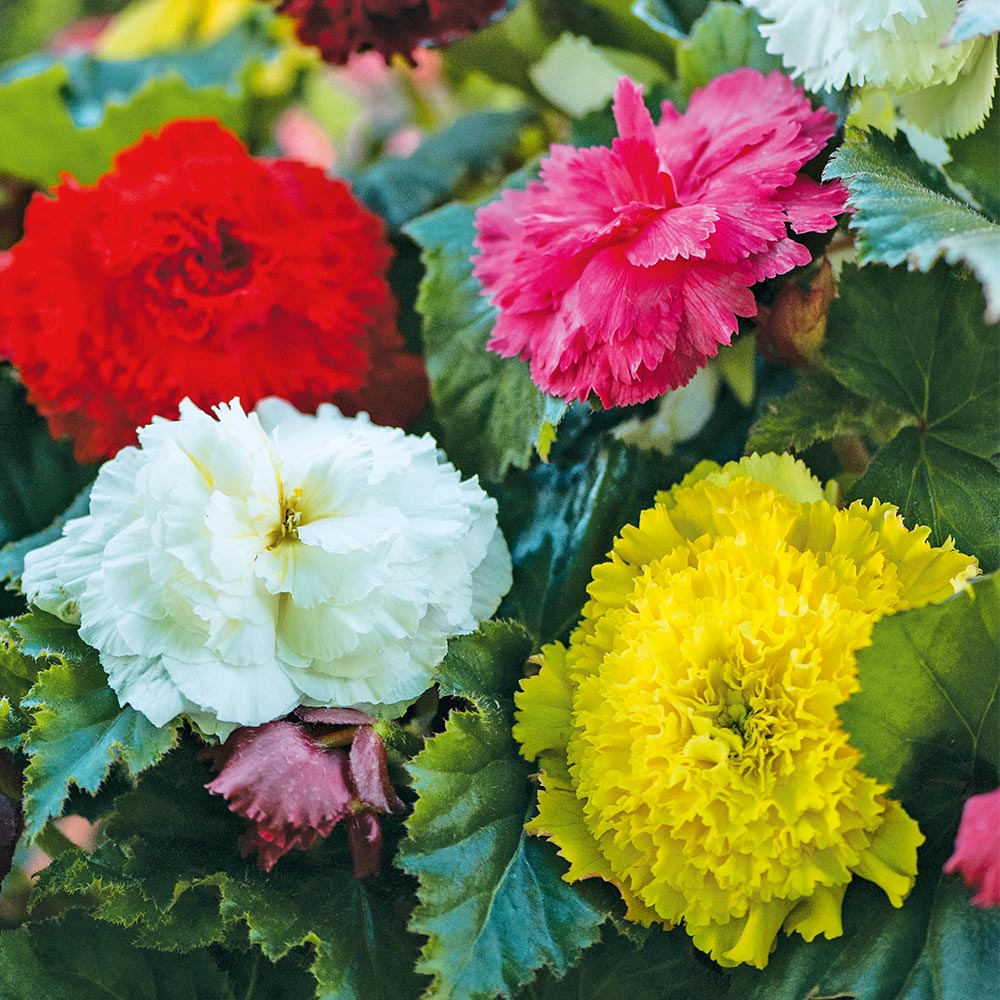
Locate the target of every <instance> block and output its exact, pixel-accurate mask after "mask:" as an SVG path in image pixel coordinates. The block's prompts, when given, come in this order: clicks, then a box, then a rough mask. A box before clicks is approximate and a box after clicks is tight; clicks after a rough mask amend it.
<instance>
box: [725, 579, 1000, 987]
mask: <svg viewBox="0 0 1000 1000" xmlns="http://www.w3.org/2000/svg"><path fill="white" fill-rule="evenodd" d="M858 670H859V680H860V684H861V689H860V690H859V691H858V692H857V693H855V694H854V695H852V696H851V698H850V699H849V700H848V702H847V703H846V704H845V705H842V706H841V708H840V715H841V718H842V719H843V722H844V725H845V727H846V728H847V730H848V731H849V732H850V734H851V741H852V743H854V744H855V746H857V747H858V748H859V749H860V750H861V752H862V755H863V756H862V760H861V769H862V770H863V771H865V772H866V773H868V774H870V775H872V776H873V777H875V778H877V779H878V780H879V781H882V782H885V783H886V784H888V785H891V786H892V791H891V793H890V794H891V795H892V797H893V798H897V799H899V800H901V801H902V803H903V805H904V807H905V808H906V810H907V812H909V813H910V814H911V815H912V816H913V817H914V818H915V819H916V820H917V821H918V822H919V823H920V826H921V829H922V830H923V832H924V834H925V835H926V836H927V838H928V842H927V843H926V844H925V845H924V846H923V847H922V848H921V850H920V853H919V856H918V868H919V871H920V876H919V878H918V879H917V884H916V887H915V888H914V890H913V892H912V893H911V895H910V897H909V898H908V899H907V900H906V902H905V904H904V905H903V907H902V909H899V910H895V909H893V908H892V907H891V906H890V905H889V903H888V902H887V900H886V899H885V897H884V895H883V894H882V893H881V892H880V891H879V890H878V889H876V888H875V887H874V886H872V885H871V884H870V883H865V882H863V881H859V880H855V883H856V884H852V886H851V888H850V889H849V890H848V893H847V896H846V898H845V901H844V921H845V922H844V937H843V938H838V939H836V940H833V941H814V942H812V943H811V944H806V943H805V942H803V941H801V940H800V939H795V938H793V939H789V940H787V941H782V942H780V943H779V945H778V949H777V951H776V952H775V954H774V956H773V957H772V959H771V962H770V963H769V965H768V967H767V969H766V970H765V971H764V973H762V974H761V973H754V972H752V971H742V970H741V971H740V972H739V973H737V974H736V975H735V976H734V978H733V981H732V989H731V996H732V997H733V998H734V1000H737V998H738V1000H802V998H803V997H806V996H821V997H839V996H851V997H854V996H857V997H864V998H865V1000H965V998H967V997H980V996H989V995H991V993H992V992H993V991H994V990H995V984H996V982H997V978H996V976H997V972H998V969H997V956H998V955H1000V921H998V920H997V914H996V911H988V910H986V911H984V910H977V909H976V908H974V907H972V906H970V905H969V893H968V892H967V890H965V889H964V888H963V887H962V885H961V882H960V880H959V879H958V878H957V877H955V876H942V874H941V867H942V865H943V863H944V860H945V858H946V857H947V856H948V854H949V853H950V851H951V844H952V838H953V835H954V830H955V826H956V824H957V821H958V815H959V812H960V810H961V807H962V803H963V801H964V799H965V797H966V796H967V795H968V794H970V793H971V792H972V791H974V790H976V789H980V790H985V789H987V788H992V787H995V785H996V781H997V767H998V765H1000V700H998V698H997V694H998V689H1000V577H997V576H993V577H990V578H988V579H985V580H981V581H979V582H977V583H975V584H974V585H973V590H972V592H971V593H963V594H960V595H958V596H956V597H953V598H952V599H951V600H949V601H946V602H944V603H942V604H936V605H931V606H929V607H925V608H919V609H916V610H912V611H904V612H900V613H898V614H895V615H892V616H890V617H888V618H883V619H882V620H881V621H880V622H878V623H876V625H875V628H874V632H873V635H872V643H871V645H870V646H868V647H867V648H865V649H863V650H861V652H860V653H859V654H858Z"/></svg>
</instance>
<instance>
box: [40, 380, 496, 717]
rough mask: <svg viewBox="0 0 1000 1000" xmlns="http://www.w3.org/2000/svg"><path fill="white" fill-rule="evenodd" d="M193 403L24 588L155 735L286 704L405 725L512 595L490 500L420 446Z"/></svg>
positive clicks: (358, 426) (110, 485) (323, 412)
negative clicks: (444, 664)
mask: <svg viewBox="0 0 1000 1000" xmlns="http://www.w3.org/2000/svg"><path fill="white" fill-rule="evenodd" d="M216 414H217V417H218V419H212V417H211V416H209V415H208V414H206V413H203V412H202V411H201V410H199V409H198V408H197V407H196V406H194V405H193V404H192V403H191V402H190V401H187V400H186V401H184V402H183V403H182V404H181V418H180V420H179V421H176V422H175V421H167V420H155V421H154V422H153V423H152V424H151V425H150V426H148V427H144V428H142V429H141V430H140V432H139V439H140V442H141V444H142V447H141V449H138V448H125V449H123V450H122V451H121V452H119V453H118V455H116V456H115V458H114V459H112V460H111V461H110V462H108V463H106V464H105V465H104V466H103V467H102V468H101V472H100V474H99V476H98V478H97V482H96V484H95V485H94V489H93V493H92V495H91V500H90V513H89V514H88V515H87V516H85V517H82V518H77V519H75V520H72V521H69V522H68V523H67V524H66V526H65V529H64V534H63V537H62V538H60V539H59V540H58V541H56V542H53V543H52V544H50V545H47V546H45V547H43V548H40V549H35V550H34V551H32V552H30V553H29V554H28V556H27V558H26V560H25V567H24V576H23V581H22V583H23V588H24V592H25V594H26V596H27V597H28V599H29V600H31V601H32V602H33V603H35V604H36V605H37V606H39V607H41V608H43V609H45V610H47V611H50V612H51V613H53V614H56V615H58V616H59V617H61V618H63V619H64V620H67V621H79V622H80V636H81V637H82V638H83V640H84V641H85V642H87V643H89V644H90V645H91V646H93V647H94V648H95V649H97V650H98V651H99V653H100V657H101V663H102V664H103V666H104V668H105V670H106V671H107V673H108V679H109V681H110V683H111V686H112V687H113V688H114V689H115V691H116V692H117V694H118V697H119V700H120V701H121V702H122V703H123V704H129V705H132V706H133V707H134V708H136V709H138V710H139V711H140V712H142V713H144V714H145V715H146V716H147V717H148V718H149V719H150V720H151V721H152V722H153V723H154V724H155V725H163V724H165V723H166V722H168V721H169V720H171V719H172V718H174V717H175V716H177V715H178V714H180V713H182V712H184V713H188V714H190V715H191V716H192V717H193V718H194V719H195V720H196V721H197V722H199V724H201V725H202V727H203V728H205V729H216V730H219V731H229V730H232V729H233V728H234V727H235V726H236V725H245V726H255V725H260V724H261V723H264V722H269V721H270V720H272V719H276V718H279V717H280V716H283V715H286V714H287V713H288V712H290V711H291V710H292V709H294V708H295V707H296V706H297V705H300V704H313V705H339V706H343V707H367V706H378V707H377V708H373V711H377V712H378V713H379V714H387V715H393V714H400V713H401V712H402V711H403V708H404V707H405V704H406V703H407V702H409V701H411V700H412V699H414V698H416V697H417V696H418V695H419V694H420V693H421V692H422V691H424V690H425V689H426V688H427V687H429V686H430V684H431V682H432V681H433V677H434V669H435V667H437V665H438V664H439V663H440V661H441V659H442V658H443V657H444V654H445V651H446V648H447V640H448V638H449V636H452V635H458V634H461V633H464V632H470V631H472V630H473V629H475V628H476V626H477V625H478V623H479V621H480V620H481V619H483V618H487V617H489V616H490V615H491V614H492V613H493V612H494V611H495V610H496V607H497V605H498V604H499V602H500V598H501V597H502V595H503V594H504V593H505V592H506V591H507V589H508V587H509V586H510V582H511V565H510V556H509V554H508V552H507V547H506V544H505V543H504V539H503V536H502V535H501V534H500V532H499V529H498V528H497V524H496V503H495V501H493V500H492V499H490V498H489V497H487V496H486V495H485V494H484V493H483V491H482V490H481V489H480V488H479V486H478V484H477V483H476V482H475V481H474V480H467V481H465V482H462V481H461V477H460V475H459V473H458V472H457V471H456V470H455V469H454V468H453V467H452V466H451V465H449V464H447V463H446V462H444V461H443V459H441V458H439V455H438V452H437V446H436V444H435V442H434V440H433V439H432V438H431V437H430V436H429V435H425V436H424V437H421V438H417V437H412V436H409V435H406V434H404V433H403V432H402V431H400V430H396V429H394V428H386V427H378V426H376V425H374V424H372V423H371V422H370V421H369V420H367V419H366V418H365V417H364V416H363V415H362V416H358V417H355V418H353V419H351V418H347V417H343V416H341V414H340V413H339V412H338V411H337V410H336V409H335V408H333V407H331V406H322V407H320V409H319V412H318V414H317V415H316V416H315V417H313V416H306V415H303V414H301V413H299V412H298V411H297V410H295V409H294V408H293V407H292V406H290V405H289V404H287V403H284V402H282V401H280V400H275V399H271V400H265V401H263V402H262V403H261V404H259V405H258V407H257V410H256V411H255V412H254V413H253V414H251V415H249V416H247V414H245V413H244V412H243V410H242V408H241V407H240V405H239V402H238V401H234V402H233V403H231V404H229V405H228V406H227V405H223V406H219V407H217V408H216Z"/></svg>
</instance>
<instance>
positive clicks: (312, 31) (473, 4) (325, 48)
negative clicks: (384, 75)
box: [278, 0, 506, 63]
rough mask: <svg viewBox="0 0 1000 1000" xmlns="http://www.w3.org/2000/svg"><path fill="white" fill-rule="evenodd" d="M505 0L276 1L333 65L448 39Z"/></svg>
mask: <svg viewBox="0 0 1000 1000" xmlns="http://www.w3.org/2000/svg"><path fill="white" fill-rule="evenodd" d="M505 2H506V0H280V2H279V3H278V10H279V11H280V12H281V13H282V14H288V15H289V16H290V17H292V18H294V19H295V27H296V31H297V33H298V36H299V40H300V41H301V42H302V43H303V44H305V45H315V46H316V47H317V48H319V50H320V52H321V53H322V55H323V58H324V59H325V60H326V61H327V62H331V63H345V62H347V58H348V56H350V55H351V54H352V53H354V52H364V51H366V50H367V49H375V50H376V51H378V52H381V53H382V55H383V56H385V57H386V59H388V58H389V56H391V55H394V54H395V53H401V54H403V55H409V54H410V53H411V52H412V51H413V50H414V49H415V48H416V47H417V46H418V45H420V44H423V43H425V42H439V43H440V42H451V41H454V40H455V39H457V38H461V37H462V36H463V35H467V34H469V33H470V32H472V31H475V30H476V29H477V28H481V27H482V26H483V25H484V24H486V22H487V21H488V20H489V19H490V18H491V17H492V16H493V15H494V14H495V13H496V12H497V11H498V10H500V9H501V8H502V7H503V6H504V4H505Z"/></svg>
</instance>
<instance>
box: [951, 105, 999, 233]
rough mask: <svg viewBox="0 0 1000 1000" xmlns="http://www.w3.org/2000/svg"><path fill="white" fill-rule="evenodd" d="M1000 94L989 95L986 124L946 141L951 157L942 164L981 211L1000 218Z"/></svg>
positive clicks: (995, 219)
mask: <svg viewBox="0 0 1000 1000" xmlns="http://www.w3.org/2000/svg"><path fill="white" fill-rule="evenodd" d="M997 149H1000V98H998V97H997V95H996V94H994V95H993V113H992V114H991V115H990V116H989V118H987V119H986V124H985V125H984V126H983V127H982V128H981V129H978V130H977V131H975V132H973V133H972V134H971V135H967V136H966V137H965V138H964V139H955V140H952V141H951V142H949V143H948V150H949V152H950V153H951V159H950V160H949V161H948V162H947V163H946V164H945V167H944V169H945V172H946V173H947V174H948V176H949V177H950V178H951V179H952V180H954V181H957V182H958V183H959V184H961V185H963V187H965V189H966V190H967V191H968V192H969V193H970V194H971V195H972V196H973V198H975V199H976V201H977V202H978V204H979V207H980V208H981V209H982V211H983V212H984V214H986V215H988V216H989V217H990V218H991V219H993V221H994V222H996V221H998V220H1000V157H998V156H997Z"/></svg>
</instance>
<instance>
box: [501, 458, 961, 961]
mask: <svg viewBox="0 0 1000 1000" xmlns="http://www.w3.org/2000/svg"><path fill="white" fill-rule="evenodd" d="M831 495H832V494H831V491H830V490H829V488H828V489H827V490H824V489H823V488H822V486H821V485H820V483H819V481H818V480H817V479H815V478H814V477H813V476H811V475H810V474H809V472H808V470H807V469H806V467H805V466H804V465H803V464H802V463H801V462H798V461H795V460H794V459H793V458H792V457H791V456H788V455H781V456H779V455H764V456H757V455H754V456H752V457H750V458H745V459H743V460H741V461H740V462H731V463H729V464H728V465H726V466H724V467H722V468H720V467H719V466H718V465H717V464H715V463H713V462H703V463H702V464H701V465H699V466H698V467H697V468H696V469H695V470H694V471H693V472H692V473H691V474H690V475H689V476H688V477H687V478H686V479H685V480H684V481H683V482H682V483H680V484H679V485H677V486H675V487H674V488H673V489H672V490H670V491H668V492H666V493H661V494H660V495H659V496H658V497H657V503H656V506H654V507H653V508H652V509H650V510H646V511H644V512H643V514H642V516H641V518H640V520H639V526H638V527H634V526H629V527H626V528H625V529H624V530H623V531H622V533H621V535H620V536H619V537H618V538H617V539H616V540H615V544H614V549H613V551H612V552H611V554H610V560H609V561H608V562H605V563H603V564H601V565H599V566H596V567H595V568H594V571H593V580H592V582H591V584H590V586H589V588H588V593H589V595H590V599H589V601H588V602H587V604H586V605H585V607H584V609H583V617H582V620H581V622H580V624H579V625H578V626H577V628H576V629H575V631H574V632H573V634H572V636H571V637H570V642H569V646H568V648H567V647H565V646H563V645H561V644H558V643H556V644H554V645H550V646H547V647H545V649H544V650H543V651H542V654H541V656H540V657H539V660H540V663H541V670H540V672H539V673H538V674H537V675H536V676H535V677H532V678H530V679H528V680H526V681H525V682H524V683H523V685H522V688H523V690H522V691H520V692H519V693H518V695H517V699H516V700H517V706H518V716H517V723H516V725H515V727H514V735H515V737H516V738H517V740H518V742H519V743H520V744H521V749H522V753H523V754H524V756H525V757H527V758H528V759H534V758H537V759H538V760H539V762H540V765H541V771H542V783H543V789H542V791H541V792H540V795H539V812H538V816H537V817H536V818H535V819H533V820H532V821H531V822H530V823H529V824H528V826H527V829H528V830H529V832H531V833H535V834H541V835H544V836H547V837H549V838H550V839H551V840H553V841H554V842H555V843H556V845H557V846H558V847H559V850H560V853H561V854H562V856H563V857H564V858H566V859H567V860H568V861H569V865H570V867H569V871H568V872H567V873H566V875H565V876H564V877H565V878H566V880H567V881H570V882H574V881H577V880H579V879H584V878H590V877H599V878H602V879H605V880H607V881H608V882H611V883H613V884H614V885H616V886H617V887H618V888H619V889H620V891H621V893H622V896H623V897H624V900H625V902H626V903H627V904H628V917H629V918H630V919H632V920H636V921H639V922H640V923H643V924H650V923H654V922H657V923H661V924H663V925H665V926H667V927H671V926H674V925H675V924H683V925H684V926H685V927H686V929H687V931H688V933H689V934H690V935H691V937H692V938H693V940H694V943H695V945H697V947H699V948H700V949H702V950H703V951H706V952H708V953H709V954H710V955H711V956H712V958H714V959H715V960H716V961H718V962H719V963H720V964H722V965H737V964H740V963H744V962H746V963H749V964H751V965H755V966H757V967H760V968H762V967H763V966H764V965H766V964H767V961H768V956H769V954H770V952H771V949H772V948H773V946H774V943H775V940H776V937H777V934H778V932H779V930H780V929H781V928H782V927H784V929H785V930H786V931H787V932H789V933H790V932H792V931H796V932H798V933H799V934H801V935H802V936H803V937H804V938H805V939H806V940H807V941H810V940H812V939H813V938H814V937H816V935H818V934H823V935H824V936H826V937H836V936H838V935H840V934H841V933H842V929H841V922H840V912H841V902H842V899H843V896H844V891H845V889H846V888H847V885H848V883H849V882H850V881H851V878H852V877H853V876H854V875H860V876H861V877H862V878H866V879H869V880H870V881H872V882H874V883H875V884H877V885H879V886H880V887H881V888H882V889H883V890H884V891H885V893H886V895H887V896H888V897H889V899H890V901H891V902H892V904H893V905H894V906H900V905H901V904H902V901H903V899H904V898H905V896H906V895H907V893H908V892H909V891H910V888H911V887H912V885H913V882H914V879H915V877H916V853H917V847H918V846H919V844H921V843H922V842H923V839H924V838H923V835H922V834H921V833H920V830H919V829H918V827H917V824H916V823H915V822H914V821H913V820H912V819H911V818H910V817H909V816H908V815H907V814H906V813H905V812H904V810H903V809H902V807H901V806H900V805H899V803H897V802H894V801H892V800H891V799H888V798H886V797H885V794H884V793H885V792H886V791H887V790H888V789H887V786H885V785H880V784H879V783H878V782H876V781H875V780H873V779H872V778H869V777H867V776H866V775H865V774H863V773H862V771H861V770H859V768H858V762H859V760H860V754H859V752H858V751H857V750H856V749H855V748H854V747H853V746H852V745H851V744H850V742H849V739H848V734H847V733H846V732H845V731H844V730H843V728H842V726H841V724H840V720H839V717H838V714H837V706H838V705H840V704H842V703H843V702H844V701H846V699H847V698H848V697H849V696H850V695H851V693H852V692H853V691H855V690H857V688H858V681H857V668H856V654H857V651H858V650H859V649H861V648H862V647H864V646H866V645H868V644H869V642H870V637H871V632H872V626H873V624H874V623H875V622H876V621H877V620H878V619H879V618H881V617H883V616H884V615H887V614H892V613H893V612H895V611H900V610H903V609H906V608H912V607H917V606H920V605H924V604H928V603H931V602H933V601H939V600H942V599H944V598H946V597H948V596H950V595H951V594H953V593H955V592H956V591H957V590H960V589H962V588H963V587H964V586H965V583H966V581H967V580H968V579H969V578H970V577H971V576H973V575H975V574H976V573H977V572H978V569H977V567H976V563H975V560H973V559H971V558H970V557H969V556H966V555H963V554H962V553H960V552H957V551H956V550H955V548H954V546H953V544H952V542H951V540H950V539H949V540H948V541H947V542H946V543H945V544H944V545H943V546H941V547H939V548H934V547H932V546H930V545H929V544H928V542H927V537H928V534H929V530H928V529H927V528H916V529H914V530H909V529H907V528H906V527H905V525H904V524H903V521H902V519H901V518H900V516H899V514H898V513H897V510H896V508H895V507H892V506H890V505H889V504H883V503H879V502H878V501H877V500H876V501H874V502H873V503H872V504H871V505H870V506H866V505H864V504H862V503H860V502H856V503H854V504H852V505H851V506H850V507H849V508H847V509H846V510H839V509H838V508H837V507H835V506H834V505H833V504H832V503H831V502H830V499H831Z"/></svg>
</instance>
